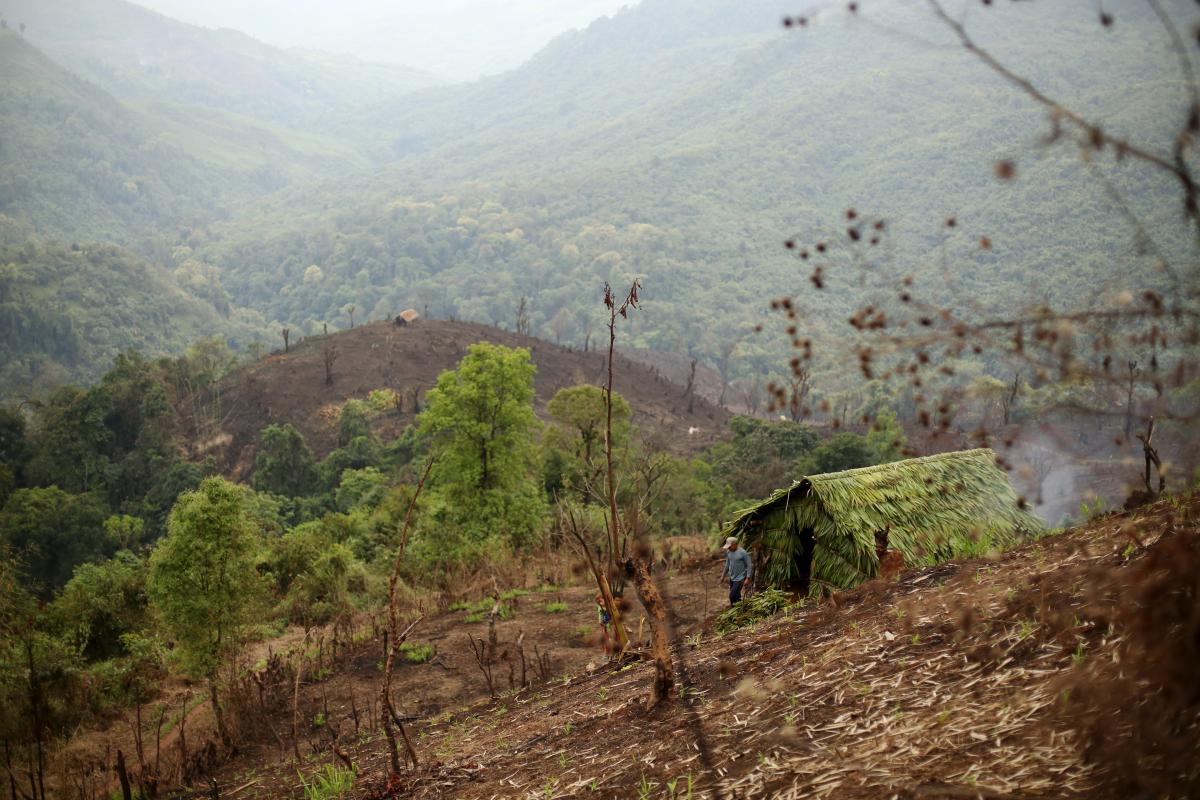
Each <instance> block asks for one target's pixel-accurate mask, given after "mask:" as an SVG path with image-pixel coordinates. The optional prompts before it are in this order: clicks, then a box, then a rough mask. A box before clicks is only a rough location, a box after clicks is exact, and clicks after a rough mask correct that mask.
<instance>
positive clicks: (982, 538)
mask: <svg viewBox="0 0 1200 800" xmlns="http://www.w3.org/2000/svg"><path fill="white" fill-rule="evenodd" d="M1023 506H1024V504H1023V503H1021V501H1020V500H1019V499H1018V497H1017V494H1016V492H1015V491H1014V490H1013V487H1012V484H1011V483H1009V480H1008V475H1007V474H1005V472H1004V470H1002V469H1000V467H999V466H997V464H996V455H995V453H993V452H992V451H991V450H989V449H986V448H981V449H977V450H963V451H959V452H953V453H939V454H938V455H932V456H925V457H923V458H913V459H908V460H906V461H896V462H893V463H891V464H880V465H878V466H874V467H862V468H860V469H852V470H846V471H845V472H831V473H827V474H824V475H809V476H807V477H805V478H802V479H800V480H798V481H796V482H795V483H793V484H792V485H791V486H790V487H788V488H786V489H779V490H776V491H775V492H774V493H772V494H771V496H770V497H768V498H767V499H766V500H763V501H762V502H760V503H758V504H756V505H753V506H751V507H749V508H746V509H743V510H742V511H739V512H738V514H737V515H736V516H735V517H734V519H733V521H732V522H730V523H729V526H728V530H727V532H726V535H728V536H736V537H738V540H739V541H740V542H741V543H742V544H743V545H744V546H746V547H747V548H748V549H749V550H750V551H751V552H752V553H754V555H755V559H754V560H755V565H756V572H758V574H759V575H760V576H762V578H764V579H765V581H766V584H769V585H772V586H777V587H780V588H786V589H790V590H792V591H797V592H802V593H810V592H816V591H820V590H822V589H847V588H850V587H851V586H854V585H856V584H858V583H861V582H863V581H865V580H867V579H869V578H872V577H874V576H875V575H876V574H877V573H878V571H879V559H880V555H881V554H882V553H883V552H884V551H885V550H888V549H893V550H898V551H899V552H900V553H901V554H903V556H904V562H905V564H906V565H907V566H928V565H932V564H936V563H939V562H941V561H945V560H947V559H950V558H954V557H957V556H962V555H969V554H972V553H978V552H983V551H986V550H989V549H991V548H999V547H1005V546H1008V545H1011V544H1012V543H1014V542H1015V541H1016V540H1017V539H1018V538H1019V537H1020V536H1022V535H1025V534H1029V533H1033V532H1036V531H1038V530H1041V529H1042V527H1043V525H1042V522H1041V520H1039V519H1038V518H1037V517H1036V516H1035V515H1033V514H1032V513H1031V512H1029V511H1028V510H1026V509H1025V508H1024V507H1023Z"/></svg>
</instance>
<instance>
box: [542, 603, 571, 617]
mask: <svg viewBox="0 0 1200 800" xmlns="http://www.w3.org/2000/svg"><path fill="white" fill-rule="evenodd" d="M542 608H543V610H545V612H546V613H547V614H565V613H567V611H568V610H569V607H568V606H567V604H566V603H564V602H563V601H561V600H555V601H554V602H552V603H546V605H544V606H542Z"/></svg>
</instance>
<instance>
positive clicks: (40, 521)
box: [0, 486, 116, 597]
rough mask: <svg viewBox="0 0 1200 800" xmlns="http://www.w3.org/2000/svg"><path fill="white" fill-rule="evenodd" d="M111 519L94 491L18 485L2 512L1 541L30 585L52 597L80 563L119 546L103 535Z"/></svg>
mask: <svg viewBox="0 0 1200 800" xmlns="http://www.w3.org/2000/svg"><path fill="white" fill-rule="evenodd" d="M107 517H108V509H107V508H106V507H105V505H104V501H103V500H101V499H100V498H99V497H97V496H96V495H95V494H81V495H73V494H68V493H67V492H64V491H63V490H62V489H59V488H58V487H57V486H51V487H48V488H41V487H37V488H32V489H18V490H16V491H15V492H13V493H12V495H11V496H10V497H9V498H8V502H7V503H5V505H4V509H3V511H0V544H5V545H7V546H8V547H10V548H11V549H12V551H13V552H14V553H15V554H16V555H17V557H18V558H20V560H21V561H22V562H23V563H24V565H25V573H26V576H27V577H28V579H29V581H30V583H31V584H32V585H34V586H36V587H38V589H37V590H38V592H39V593H40V594H42V595H43V596H46V597H48V596H49V595H50V594H51V593H53V591H54V590H56V589H58V588H59V587H61V586H63V585H64V584H66V582H67V581H68V580H70V578H71V573H72V572H74V570H75V567H76V566H78V565H79V564H82V563H85V562H87V561H96V560H98V559H101V558H104V557H106V556H108V555H111V554H112V553H113V552H114V551H115V550H116V548H115V547H114V546H113V545H112V544H111V543H110V542H109V540H108V538H107V536H106V535H105V531H104V520H105V519H106V518H107Z"/></svg>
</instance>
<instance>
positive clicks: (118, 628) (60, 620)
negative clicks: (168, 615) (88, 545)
mask: <svg viewBox="0 0 1200 800" xmlns="http://www.w3.org/2000/svg"><path fill="white" fill-rule="evenodd" d="M50 616H51V618H53V619H54V620H55V621H56V623H57V628H58V629H59V630H61V631H62V632H63V633H64V634H65V635H66V636H67V638H68V640H69V641H71V643H72V645H73V647H74V648H75V651H76V652H78V653H80V654H82V655H83V656H84V657H85V658H86V659H88V660H90V661H99V660H101V659H105V658H112V657H113V656H117V655H121V654H123V653H124V643H123V641H122V637H123V636H125V635H126V634H130V633H136V632H137V631H139V630H141V629H142V628H143V627H144V626H145V624H146V622H147V599H146V562H145V561H144V560H143V559H140V558H138V557H137V556H135V555H134V554H133V553H130V552H129V551H128V550H123V551H121V552H119V553H117V554H116V555H115V556H114V557H113V558H111V559H109V560H107V561H103V562H100V563H98V564H81V565H80V566H79V567H78V568H77V569H76V570H75V575H74V576H73V577H72V578H71V580H70V581H68V582H67V585H66V586H64V587H63V590H62V592H61V593H60V594H59V596H58V597H56V598H55V599H54V603H53V604H52V605H51V606H50Z"/></svg>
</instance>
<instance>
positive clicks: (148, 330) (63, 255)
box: [0, 218, 263, 398]
mask: <svg viewBox="0 0 1200 800" xmlns="http://www.w3.org/2000/svg"><path fill="white" fill-rule="evenodd" d="M2 221H3V219H2V218H0V222H2ZM4 231H5V228H4V226H3V225H0V234H2V233H3V232H4ZM3 238H4V237H3V236H0V386H3V387H4V388H3V390H0V397H5V398H12V397H17V396H22V397H28V396H38V395H41V394H44V393H45V392H46V391H47V390H49V389H52V388H54V387H56V386H59V385H63V384H66V383H70V382H72V381H75V380H80V381H86V382H91V381H93V380H96V379H98V378H99V377H100V376H101V375H102V374H104V372H105V371H107V370H108V369H109V368H110V366H111V364H112V362H113V359H114V358H115V357H116V356H117V354H118V353H121V352H124V351H126V350H134V349H136V350H138V351H139V352H141V353H143V354H144V355H146V356H147V357H157V356H164V355H168V354H171V353H179V352H182V351H183V350H184V349H185V348H186V347H187V346H188V345H189V344H191V343H192V342H194V341H196V340H197V339H200V338H202V337H205V336H215V335H219V336H221V337H222V338H228V339H229V340H230V341H231V342H232V343H233V344H234V345H235V346H238V347H241V348H245V347H246V346H248V345H249V344H250V343H251V342H252V341H254V340H256V339H261V338H262V336H261V333H262V329H263V325H262V322H261V320H260V319H257V317H256V315H255V314H253V313H252V312H246V311H237V310H233V309H231V308H230V305H229V301H228V297H227V296H226V295H225V294H224V292H223V291H222V290H221V288H220V282H219V279H217V278H216V276H215V275H211V274H210V275H205V274H204V273H203V270H201V269H199V268H198V266H199V265H195V264H194V263H192V264H189V263H186V262H185V263H184V264H183V265H181V267H180V268H179V269H178V270H177V274H178V276H179V278H182V279H183V280H184V282H185V285H189V286H190V287H191V289H192V291H191V292H187V291H184V290H183V289H181V288H180V285H179V280H178V279H177V278H176V277H174V276H172V275H171V274H170V273H168V272H166V271H165V270H163V269H162V268H160V267H157V266H155V265H153V264H149V263H147V262H146V261H144V260H143V259H141V258H140V257H138V256H136V255H134V254H132V253H130V252H129V251H127V250H123V249H121V248H119V247H117V246H115V245H109V244H87V245H72V246H70V247H68V246H66V245H61V244H53V243H49V244H45V243H37V242H34V241H32V240H26V241H24V243H22V244H19V245H13V244H9V245H6V244H4V243H3Z"/></svg>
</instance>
